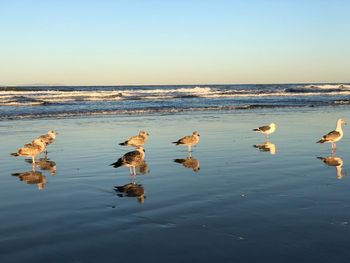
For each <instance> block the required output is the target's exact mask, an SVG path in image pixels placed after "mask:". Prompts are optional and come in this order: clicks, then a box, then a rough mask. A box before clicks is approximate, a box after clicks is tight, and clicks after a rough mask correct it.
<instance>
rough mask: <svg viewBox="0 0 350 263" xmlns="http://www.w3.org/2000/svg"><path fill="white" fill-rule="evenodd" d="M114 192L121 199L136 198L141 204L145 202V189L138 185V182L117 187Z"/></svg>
mask: <svg viewBox="0 0 350 263" xmlns="http://www.w3.org/2000/svg"><path fill="white" fill-rule="evenodd" d="M114 190H115V191H116V192H117V195H118V196H119V197H136V198H137V201H138V202H139V203H140V204H143V203H144V202H145V198H146V196H145V189H144V188H143V186H142V185H141V184H136V182H132V183H128V184H125V185H121V186H115V187H114Z"/></svg>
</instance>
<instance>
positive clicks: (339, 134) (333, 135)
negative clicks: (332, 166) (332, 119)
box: [316, 119, 346, 153]
mask: <svg viewBox="0 0 350 263" xmlns="http://www.w3.org/2000/svg"><path fill="white" fill-rule="evenodd" d="M343 124H344V125H346V122H345V120H344V119H338V120H337V127H336V128H335V130H334V131H331V132H329V133H328V134H326V135H324V136H323V137H322V139H321V140H319V141H317V142H316V143H325V142H330V143H332V152H333V153H335V152H336V150H337V145H336V144H335V143H336V142H337V141H340V140H341V138H343V135H344V133H343V129H342V125H343Z"/></svg>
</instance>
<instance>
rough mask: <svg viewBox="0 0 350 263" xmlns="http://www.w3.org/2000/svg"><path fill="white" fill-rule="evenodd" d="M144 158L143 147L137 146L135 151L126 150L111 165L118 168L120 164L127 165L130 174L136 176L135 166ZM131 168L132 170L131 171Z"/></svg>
mask: <svg viewBox="0 0 350 263" xmlns="http://www.w3.org/2000/svg"><path fill="white" fill-rule="evenodd" d="M144 159H145V149H143V147H141V146H140V147H137V148H136V151H132V152H128V153H126V154H124V156H122V157H120V158H119V159H118V160H117V161H116V162H114V163H112V164H111V166H113V167H114V168H118V167H120V166H127V167H129V169H130V175H134V176H136V166H140V165H141V164H142V163H143V161H144ZM132 168H133V171H132Z"/></svg>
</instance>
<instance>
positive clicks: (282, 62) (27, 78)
mask: <svg viewBox="0 0 350 263" xmlns="http://www.w3.org/2000/svg"><path fill="white" fill-rule="evenodd" d="M349 11H350V1H347V0H343V1H341V0H334V1H328V0H318V1H316V0H285V1H281V0H241V1H238V0H232V1H229V0H210V1H209V0H173V1H165V0H144V1H143V0H115V1H112V0H100V1H97V0H95V1H89V0H74V1H71V0H60V1H59V0H52V1H49V0H47V1H45V0H41V1H39V0H37V1H35V0H32V1H30V0H22V1H20V0H11V1H10V0H0V12H1V16H0V36H1V41H0V85H35V84H48V85H54V84H60V85H151V84H160V85H161V84H236V83H306V82H318V83H320V82H327V83H330V82H337V83H340V82H350V74H349V68H350V19H349Z"/></svg>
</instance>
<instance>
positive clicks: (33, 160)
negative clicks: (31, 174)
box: [32, 156, 35, 171]
mask: <svg viewBox="0 0 350 263" xmlns="http://www.w3.org/2000/svg"><path fill="white" fill-rule="evenodd" d="M32 169H33V171H35V158H34V156H32Z"/></svg>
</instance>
